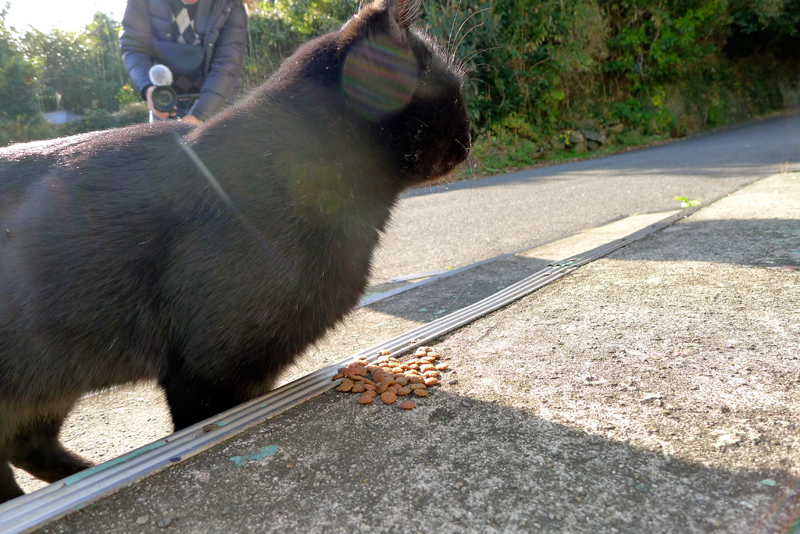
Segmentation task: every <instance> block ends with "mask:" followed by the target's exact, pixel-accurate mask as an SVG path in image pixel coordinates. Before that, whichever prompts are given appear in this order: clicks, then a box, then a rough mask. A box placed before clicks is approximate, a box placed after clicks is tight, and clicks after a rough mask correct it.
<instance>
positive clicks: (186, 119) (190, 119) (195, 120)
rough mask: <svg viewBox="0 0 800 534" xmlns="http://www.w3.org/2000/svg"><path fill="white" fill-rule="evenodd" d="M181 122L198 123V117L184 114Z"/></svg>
mask: <svg viewBox="0 0 800 534" xmlns="http://www.w3.org/2000/svg"><path fill="white" fill-rule="evenodd" d="M181 120H182V121H183V122H191V123H192V124H200V119H198V118H197V117H195V116H194V115H186V116H185V117H183V118H182V119H181Z"/></svg>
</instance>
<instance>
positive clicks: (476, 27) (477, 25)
mask: <svg viewBox="0 0 800 534" xmlns="http://www.w3.org/2000/svg"><path fill="white" fill-rule="evenodd" d="M484 24H486V23H485V22H481V23H480V24H476V25H475V26H473V27H472V28H470V29H469V30H467V31H466V32H465V33H464V35H462V36H461V39H460V40H459V41H458V44H456V50H458V47H459V46H461V43H463V42H464V39H465V38H466V37H467V35H469V34H470V32H472V31H473V30H476V29H478V28H480V27H481V26H483V25H484Z"/></svg>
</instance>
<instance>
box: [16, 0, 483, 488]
mask: <svg viewBox="0 0 800 534" xmlns="http://www.w3.org/2000/svg"><path fill="white" fill-rule="evenodd" d="M384 1H385V3H384V4H373V5H371V6H367V7H365V8H363V9H362V10H361V11H360V12H359V13H358V14H357V15H356V16H354V17H353V18H352V19H351V20H350V21H349V22H348V23H347V24H346V25H345V26H344V27H343V28H342V29H341V30H340V31H338V32H334V33H331V34H328V35H325V36H323V37H321V38H319V39H317V40H315V41H312V42H310V43H308V44H306V45H304V46H303V47H301V48H300V49H299V50H298V51H297V52H296V53H295V54H294V55H293V56H291V57H290V58H288V59H287V60H286V61H285V62H284V63H283V65H282V66H281V68H280V69H279V70H278V72H277V73H276V74H275V75H274V76H272V77H271V78H270V79H269V80H268V81H267V82H266V83H265V84H264V85H263V86H262V87H260V88H259V89H257V90H256V91H254V92H253V94H251V95H250V96H249V97H248V98H247V100H246V101H245V102H243V103H242V104H240V105H238V106H236V107H233V108H231V109H229V110H227V111H226V112H223V113H222V114H220V115H218V116H217V117H215V118H214V119H212V120H210V121H209V122H207V123H205V124H204V125H202V126H200V127H197V128H192V127H188V126H186V125H184V124H181V123H160V124H155V125H141V126H135V127H131V128H125V129H120V130H115V131H109V132H99V133H92V134H87V135H81V136H76V137H71V138H66V139H61V140H55V141H49V142H42V143H30V144H26V145H20V146H16V147H11V148H8V149H4V150H2V151H0V220H2V226H0V502H2V501H4V500H7V499H10V498H13V497H15V496H17V495H20V494H21V493H22V491H21V490H20V489H19V487H18V486H17V484H16V483H15V482H14V479H13V476H12V472H11V470H10V468H9V467H8V463H9V462H10V463H12V464H14V465H16V466H18V467H20V468H22V469H26V470H28V471H29V472H31V473H32V474H33V475H34V476H37V477H39V478H42V479H44V480H47V481H54V480H58V479H59V478H62V477H64V476H67V475H70V474H72V473H75V472H77V471H79V470H81V469H84V468H86V467H87V466H88V465H90V464H89V463H88V462H86V461H85V460H82V459H80V458H79V457H77V456H75V455H74V454H72V453H70V452H69V451H67V450H65V449H63V448H62V447H61V445H60V444H59V443H58V432H59V429H60V427H61V424H62V423H63V419H64V417H66V415H67V413H68V412H69V410H70V408H71V407H72V405H73V404H74V402H75V401H76V400H77V399H78V398H79V397H80V396H81V395H83V394H84V393H86V392H88V391H92V390H98V389H102V388H107V387H110V386H113V385H115V384H122V383H130V382H135V381H138V380H144V379H152V378H155V379H157V380H158V381H159V383H160V384H161V385H162V386H163V388H164V389H165V391H166V395H167V400H168V402H169V406H170V409H171V413H172V418H173V423H174V425H175V428H176V429H181V428H185V427H187V426H189V425H192V424H194V423H197V422H199V421H201V420H203V419H205V418H207V417H210V416H212V415H214V414H216V413H219V412H220V411H223V410H225V409H228V408H231V407H232V406H235V405H236V404H238V403H241V402H243V401H246V400H248V399H250V398H252V397H253V396H256V395H259V394H262V393H264V392H266V391H268V390H269V389H270V387H271V384H272V381H273V379H274V378H275V376H276V375H277V374H278V373H279V371H280V370H281V369H282V368H284V367H285V366H286V365H287V364H289V363H290V362H291V361H292V359H293V358H294V357H295V356H296V355H297V354H298V353H300V352H301V351H302V350H303V349H304V348H305V347H306V346H308V344H309V343H312V342H313V341H315V340H317V339H318V338H320V337H321V336H322V335H323V334H324V333H325V331H326V330H327V329H329V328H331V327H332V326H333V325H335V324H336V323H337V322H338V321H340V320H341V319H342V318H343V316H344V315H345V314H347V313H348V312H349V311H350V310H352V309H353V307H354V306H355V305H356V304H357V302H358V300H359V298H360V296H361V294H362V292H363V291H364V289H365V286H366V283H367V278H368V275H369V269H370V259H371V256H372V252H373V250H374V249H375V246H376V245H377V243H378V239H379V234H380V232H381V230H382V229H383V228H384V226H385V225H386V223H387V220H388V218H389V214H390V210H391V208H392V206H393V205H394V203H395V202H396V201H397V199H398V196H399V194H400V193H401V192H402V191H403V190H404V189H405V188H407V187H409V186H413V185H416V184H421V183H424V182H427V181H429V180H431V179H434V178H437V177H439V176H441V175H443V174H445V173H447V172H449V171H450V170H451V169H452V168H453V167H454V166H455V165H456V164H458V163H460V162H461V161H463V160H464V159H465V158H466V155H467V150H468V145H469V123H468V119H467V116H466V111H465V106H464V101H463V96H462V93H461V85H462V79H461V75H460V74H459V73H457V72H455V71H454V70H453V69H452V67H451V66H450V65H449V64H448V62H447V61H446V60H444V59H443V58H442V55H441V54H440V53H438V52H437V51H436V48H435V47H434V45H433V44H431V43H430V42H429V41H428V40H427V38H426V37H425V36H424V35H423V34H421V33H419V32H417V31H415V30H411V29H410V28H409V27H408V26H409V25H410V19H411V18H412V17H411V14H413V13H415V10H416V7H417V6H416V3H415V2H411V1H409V2H406V3H405V4H401V5H399V6H398V5H397V4H396V3H393V1H394V2H396V0H384ZM365 50H366V52H365ZM354 51H355V52H354ZM348 57H349V58H350V59H349V60H348ZM353 58H356V59H358V58H360V59H358V61H356V60H354V59H353ZM376 58H377V59H376ZM348 61H350V63H348ZM346 65H347V66H346ZM387 80H388V81H387ZM364 84H366V89H364ZM398 87H399V89H398ZM404 91H405V92H404ZM365 95H366V96H365ZM412 95H413V97H412ZM193 158H196V160H199V161H201V162H202V164H200V165H198V164H197V163H196V160H195V159H193ZM3 234H5V235H3Z"/></svg>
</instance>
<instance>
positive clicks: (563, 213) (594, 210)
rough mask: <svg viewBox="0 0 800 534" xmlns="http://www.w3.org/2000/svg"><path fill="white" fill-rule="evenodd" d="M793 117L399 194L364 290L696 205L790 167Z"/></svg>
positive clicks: (794, 151) (796, 154)
mask: <svg viewBox="0 0 800 534" xmlns="http://www.w3.org/2000/svg"><path fill="white" fill-rule="evenodd" d="M798 139H800V114H793V115H785V116H780V117H774V118H770V119H766V120H761V121H755V122H751V123H747V124H744V125H741V126H737V127H731V128H727V129H724V130H720V131H716V132H712V133H708V134H704V135H701V136H697V137H694V138H689V139H684V140H680V141H676V142H672V143H668V144H664V145H660V146H656V147H651V148H647V149H642V150H636V151H632V152H628V153H625V154H618V155H614V156H608V157H605V158H600V159H593V160H584V161H580V162H576V163H570V164H565V165H558V166H554V167H545V168H540V169H533V170H529V171H520V172H515V173H512V174H506V175H502V176H494V177H490V178H481V179H476V180H470V181H465V182H458V183H454V184H450V185H446V186H437V187H429V188H425V189H418V190H414V191H411V192H409V193H408V194H407V195H406V198H404V199H403V201H402V202H401V203H400V205H399V206H398V208H397V210H396V211H395V213H394V216H393V219H392V224H391V226H390V227H389V229H388V231H387V233H386V236H385V237H384V239H383V241H382V246H381V248H380V250H379V252H378V255H377V258H376V261H375V267H374V271H373V284H378V283H382V282H386V281H388V280H391V279H393V278H395V277H398V276H404V275H408V274H412V273H420V272H430V271H437V270H443V269H447V268H457V267H461V266H463V265H468V264H471V263H474V262H477V261H480V260H482V259H485V258H490V257H493V256H496V255H498V254H503V253H506V252H511V251H514V250H518V249H520V248H523V247H526V246H529V245H536V244H540V243H544V242H548V241H551V240H554V239H557V238H560V237H564V236H567V235H569V234H572V233H574V232H579V231H581V230H584V229H587V228H594V227H596V226H599V225H601V224H604V223H606V222H609V221H612V220H616V219H619V218H622V217H626V216H629V215H634V214H637V213H638V214H642V213H655V212H661V211H667V210H671V209H676V208H678V207H680V206H679V204H678V203H677V202H676V201H675V200H673V198H674V197H675V196H678V195H680V196H685V197H688V198H690V199H697V200H700V201H703V202H706V203H707V202H708V201H710V200H713V199H716V198H718V197H720V196H722V195H726V194H728V193H730V192H732V191H734V190H736V189H738V188H739V187H741V186H743V185H745V184H749V183H751V182H753V181H755V180H757V179H759V178H763V177H765V176H768V175H771V174H775V173H778V172H780V171H781V168H782V166H784V167H786V166H787V164H788V167H790V168H791V167H792V166H794V167H796V166H797V165H798V164H800V150H798Z"/></svg>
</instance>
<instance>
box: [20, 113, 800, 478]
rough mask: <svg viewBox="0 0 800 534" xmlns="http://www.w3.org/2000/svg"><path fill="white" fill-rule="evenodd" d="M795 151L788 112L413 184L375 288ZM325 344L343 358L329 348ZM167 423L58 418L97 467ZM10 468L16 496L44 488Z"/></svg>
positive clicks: (107, 398) (144, 406)
mask: <svg viewBox="0 0 800 534" xmlns="http://www.w3.org/2000/svg"><path fill="white" fill-rule="evenodd" d="M799 146H800V114H793V115H785V116H780V117H775V118H770V119H767V120H762V121H757V122H752V123H749V124H745V125H742V126H738V127H732V128H728V129H725V130H722V131H717V132H713V133H709V134H705V135H702V136H698V137H695V138H690V139H685V140H682V141H677V142H673V143H669V144H665V145H661V146H657V147H652V148H647V149H642V150H637V151H633V152H629V153H625V154H620V155H615V156H609V157H605V158H601V159H594V160H586V161H581V162H577V163H571V164H565V165H559V166H553V167H547V168H542V169H535V170H530V171H521V172H517V173H512V174H507V175H503V176H495V177H491V178H484V179H479V180H472V181H465V182H459V183H454V184H449V185H447V186H439V187H436V188H427V189H420V190H415V191H411V192H409V193H408V194H407V195H406V197H405V198H404V199H403V200H402V201H401V203H400V204H399V206H398V208H397V209H396V212H395V214H394V217H393V220H392V223H391V225H390V227H389V229H388V231H387V234H386V235H385V236H384V239H383V241H382V246H381V249H380V251H379V253H378V256H377V258H376V261H375V268H374V273H373V284H380V283H382V282H386V281H388V280H391V279H393V278H395V277H398V276H403V275H407V274H410V273H419V272H428V271H436V270H442V269H447V268H457V267H461V266H464V265H468V264H471V263H474V262H476V261H480V260H483V259H486V258H490V257H493V256H496V255H498V254H502V253H506V252H510V251H513V250H517V249H520V248H523V247H526V246H530V245H535V244H539V243H545V242H549V241H552V240H555V239H558V238H560V237H564V236H567V235H570V234H572V233H575V232H579V231H581V230H586V229H589V228H594V227H597V226H599V225H601V224H603V223H607V222H609V221H612V220H616V219H620V218H622V217H626V216H630V215H633V214H637V213H638V214H642V213H656V212H664V211H667V210H674V209H676V208H679V205H678V203H677V202H676V201H675V200H673V197H675V196H676V195H682V196H686V197H689V198H691V199H698V200H701V201H703V202H708V201H710V200H712V199H715V198H718V197H720V196H723V195H726V194H728V193H731V192H733V191H735V190H736V189H738V188H740V187H741V186H743V185H745V184H748V183H751V182H754V181H755V180H758V179H759V178H763V177H765V176H768V175H770V174H774V173H777V172H780V171H781V169H782V168H786V167H788V168H798V167H800V150H798V147H799ZM492 281H493V280H492ZM514 281H516V280H514ZM495 285H496V284H495ZM491 289H494V285H492V288H491ZM412 300H413V299H412ZM412 307H413V308H414V309H413V310H410V309H409V310H403V311H400V310H387V311H384V312H380V313H383V315H382V317H385V320H383V319H381V320H371V322H370V323H369V324H367V323H363V324H362V323H359V320H360V319H359V316H354V317H353V318H352V319H351V320H349V321H348V322H347V323H345V325H344V326H343V327H342V328H339V329H337V330H336V331H334V332H333V333H332V334H331V336H329V338H328V340H327V345H326V346H325V348H323V349H319V348H312V349H311V350H310V351H309V356H308V357H306V358H305V362H304V366H303V367H302V368H298V369H295V370H293V372H294V374H295V375H297V374H298V373H305V372H309V370H310V369H313V368H315V367H320V366H322V365H324V364H326V363H331V362H332V361H336V360H337V359H339V358H341V357H344V356H345V355H346V354H351V353H352V352H355V350H357V349H361V348H364V347H368V346H371V345H372V344H373V343H375V342H377V341H380V340H382V339H388V338H389V337H392V336H393V335H397V334H399V333H401V332H403V331H407V330H409V329H411V328H413V327H414V326H416V325H418V324H421V323H422V322H425V321H428V320H431V319H433V318H436V317H435V316H431V317H423V316H420V317H417V316H415V315H414V314H415V313H416V312H417V309H419V310H420V311H421V310H422V308H423V306H422V305H419V306H417V305H415V306H412ZM432 309H434V310H438V309H440V306H436V307H435V308H432ZM448 311H452V310H448ZM333 345H335V346H336V350H338V351H345V354H339V355H337V354H335V353H333V352H332V351H331V350H328V348H329V347H331V346H333ZM351 348H352V349H353V350H352V351H351V352H347V351H350V350H351ZM326 351H327V352H326ZM168 429H169V420H168V415H167V412H166V406H165V404H164V402H163V399H162V398H161V395H160V393H159V392H158V390H157V389H155V388H153V386H152V385H145V386H142V387H139V388H134V389H131V388H126V389H118V390H114V391H110V392H103V393H101V394H98V395H93V396H90V397H87V398H86V399H84V401H82V403H81V404H80V405H79V406H78V407H77V408H76V410H75V412H74V413H73V414H72V415H71V416H70V418H69V419H68V421H67V423H66V425H65V430H64V432H63V434H62V440H63V441H64V442H65V444H66V445H67V446H68V447H70V448H72V449H74V450H76V451H79V452H80V453H81V454H83V455H85V456H86V457H87V458H91V459H92V460H94V461H98V462H102V461H106V460H109V459H110V458H112V457H114V456H116V455H119V454H123V453H125V452H128V451H130V450H133V449H135V448H137V447H140V446H143V445H145V444H147V443H149V442H151V441H153V440H154V439H157V438H158V437H160V436H163V435H164V434H166V433H167V432H168ZM17 474H18V478H19V481H20V484H21V485H22V487H23V488H24V489H25V490H26V491H31V490H33V489H36V488H38V487H41V486H42V483H40V482H39V481H36V480H35V479H32V478H31V477H29V476H28V475H27V474H25V473H22V472H19V471H18V472H17Z"/></svg>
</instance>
